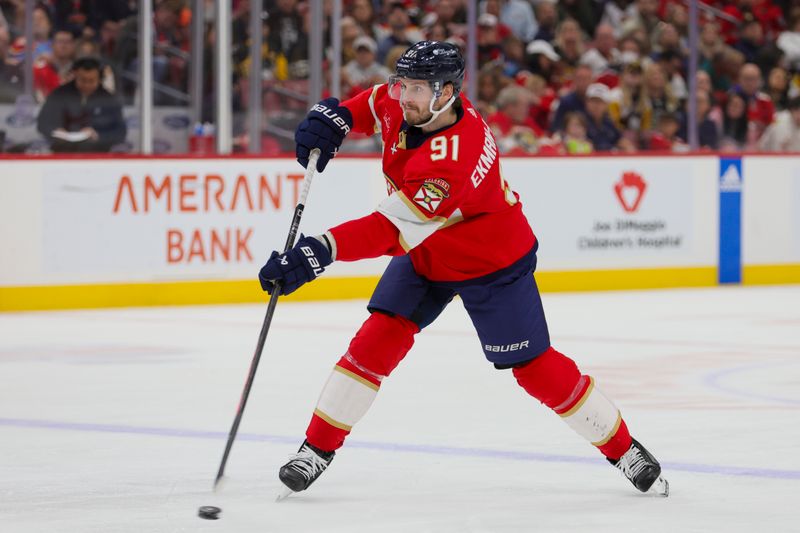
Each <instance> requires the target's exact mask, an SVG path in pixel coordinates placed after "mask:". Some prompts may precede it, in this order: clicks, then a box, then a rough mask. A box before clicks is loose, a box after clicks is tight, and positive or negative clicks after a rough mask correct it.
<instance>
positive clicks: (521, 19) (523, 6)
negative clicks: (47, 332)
mask: <svg viewBox="0 0 800 533" xmlns="http://www.w3.org/2000/svg"><path fill="white" fill-rule="evenodd" d="M489 3H490V2H484V3H483V5H482V11H485V12H487V13H491V14H493V15H495V16H497V18H498V19H500V22H502V23H503V24H504V25H506V26H508V28H509V29H510V30H511V33H513V34H514V35H516V36H517V37H519V38H520V39H522V40H523V41H524V42H526V43H528V42H530V41H532V40H533V39H534V37H536V32H538V31H539V24H538V23H537V22H536V15H535V14H534V13H533V8H532V7H531V4H529V3H528V2H527V1H526V0H500V1H499V2H498V3H499V13H496V12H493V10H490V9H489V8H488V5H487V4H489Z"/></svg>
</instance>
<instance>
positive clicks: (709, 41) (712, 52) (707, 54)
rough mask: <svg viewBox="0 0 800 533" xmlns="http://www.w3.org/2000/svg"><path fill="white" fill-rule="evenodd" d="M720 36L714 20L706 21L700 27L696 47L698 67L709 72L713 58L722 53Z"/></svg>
mask: <svg viewBox="0 0 800 533" xmlns="http://www.w3.org/2000/svg"><path fill="white" fill-rule="evenodd" d="M725 46H726V45H725V43H724V42H723V41H722V36H721V35H720V33H719V24H717V22H716V21H715V20H706V21H704V22H703V23H702V24H701V25H700V39H699V43H698V47H697V55H698V58H697V61H698V66H699V67H700V68H701V69H703V70H706V71H710V69H711V64H712V62H713V61H714V56H716V55H717V54H720V53H722V51H723V49H724V48H725Z"/></svg>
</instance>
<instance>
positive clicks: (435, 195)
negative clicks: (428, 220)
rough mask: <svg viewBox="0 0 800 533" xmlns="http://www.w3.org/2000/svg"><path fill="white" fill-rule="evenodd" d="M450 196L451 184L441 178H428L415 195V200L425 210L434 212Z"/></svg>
mask: <svg viewBox="0 0 800 533" xmlns="http://www.w3.org/2000/svg"><path fill="white" fill-rule="evenodd" d="M448 196H450V184H449V183H447V182H446V181H445V180H443V179H441V178H430V179H426V180H425V181H424V182H423V183H422V186H421V187H420V188H419V190H418V191H417V194H415V195H414V202H416V204H417V205H418V206H420V207H422V208H423V209H425V211H428V212H429V213H434V212H435V211H436V208H437V207H439V204H440V203H442V200H444V199H445V198H447V197H448Z"/></svg>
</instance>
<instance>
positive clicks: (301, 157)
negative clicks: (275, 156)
mask: <svg viewBox="0 0 800 533" xmlns="http://www.w3.org/2000/svg"><path fill="white" fill-rule="evenodd" d="M352 127H353V115H352V114H350V110H349V109H347V108H346V107H343V106H340V105H339V100H337V99H336V98H326V99H325V100H322V101H321V102H319V103H318V104H316V105H315V106H314V107H312V108H311V111H309V112H308V115H306V118H305V119H304V120H303V122H301V123H300V125H299V126H297V129H296V130H295V132H294V142H295V145H296V146H295V154H296V155H297V161H299V162H300V164H301V165H303V168H306V167H308V155H309V154H310V153H311V150H313V149H314V148H319V151H320V154H319V159H317V172H322V171H323V170H325V165H327V164H328V161H330V160H331V159H332V158H333V157H334V156H335V155H336V152H337V150H339V147H340V146H341V145H342V141H344V137H345V135H347V134H348V133H350V129H351V128H352Z"/></svg>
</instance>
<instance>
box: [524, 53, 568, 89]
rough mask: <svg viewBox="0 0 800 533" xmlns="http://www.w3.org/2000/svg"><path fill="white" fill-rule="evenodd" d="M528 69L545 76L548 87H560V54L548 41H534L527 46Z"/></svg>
mask: <svg viewBox="0 0 800 533" xmlns="http://www.w3.org/2000/svg"><path fill="white" fill-rule="evenodd" d="M525 54H526V56H527V59H526V63H527V67H528V71H529V72H531V73H532V74H535V75H537V76H541V77H542V78H544V80H545V82H547V85H548V87H550V88H552V89H558V86H559V80H558V79H557V76H558V74H559V72H558V61H559V59H561V58H560V56H559V55H558V54H557V53H556V51H555V49H553V45H551V44H550V43H548V42H547V41H532V42H530V43H528V46H527V47H526V48H525Z"/></svg>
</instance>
